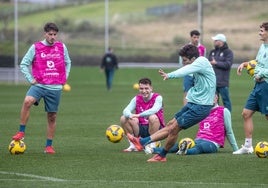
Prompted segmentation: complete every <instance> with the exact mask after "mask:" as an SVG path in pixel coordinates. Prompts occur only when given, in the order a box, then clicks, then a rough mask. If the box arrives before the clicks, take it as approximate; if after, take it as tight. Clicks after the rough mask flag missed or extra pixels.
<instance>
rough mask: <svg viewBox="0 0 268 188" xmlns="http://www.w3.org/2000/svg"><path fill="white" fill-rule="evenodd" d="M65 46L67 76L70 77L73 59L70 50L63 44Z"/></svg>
mask: <svg viewBox="0 0 268 188" xmlns="http://www.w3.org/2000/svg"><path fill="white" fill-rule="evenodd" d="M63 48H64V61H65V65H66V77H67V78H68V77H69V73H70V70H71V59H70V56H69V52H68V49H67V48H66V46H65V45H64V44H63Z"/></svg>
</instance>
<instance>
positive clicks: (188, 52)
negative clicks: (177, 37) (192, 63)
mask: <svg viewBox="0 0 268 188" xmlns="http://www.w3.org/2000/svg"><path fill="white" fill-rule="evenodd" d="M179 55H180V56H182V57H187V58H188V59H192V58H193V57H194V58H198V57H199V51H198V48H197V47H196V46H194V45H192V44H187V45H185V46H183V47H182V48H181V49H180V51H179Z"/></svg>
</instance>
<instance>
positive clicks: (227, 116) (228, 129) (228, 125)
mask: <svg viewBox="0 0 268 188" xmlns="http://www.w3.org/2000/svg"><path fill="white" fill-rule="evenodd" d="M224 126H225V133H226V137H227V140H228V142H229V144H230V145H231V146H232V148H233V151H236V150H238V149H239V148H238V146H237V143H236V139H235V136H234V132H233V128H232V121H231V113H230V111H229V110H228V109H227V108H224Z"/></svg>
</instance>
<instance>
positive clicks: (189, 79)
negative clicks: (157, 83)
mask: <svg viewBox="0 0 268 188" xmlns="http://www.w3.org/2000/svg"><path fill="white" fill-rule="evenodd" d="M189 44H192V45H194V46H196V47H197V48H198V52H199V56H204V57H205V56H206V47H205V46H204V45H203V44H201V43H200V32H199V31H198V30H192V31H190V42H189ZM179 64H180V65H181V64H182V58H181V57H179ZM193 85H194V78H193V75H192V74H190V75H186V76H184V78H183V105H185V104H186V103H187V100H186V95H187V92H188V91H189V89H190V88H191V87H193Z"/></svg>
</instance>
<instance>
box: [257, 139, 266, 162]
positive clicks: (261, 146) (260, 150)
mask: <svg viewBox="0 0 268 188" xmlns="http://www.w3.org/2000/svg"><path fill="white" fill-rule="evenodd" d="M254 152H255V154H256V155H257V156H258V157H259V158H268V142H266V141H261V142H259V143H257V145H256V147H255V150H254Z"/></svg>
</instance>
